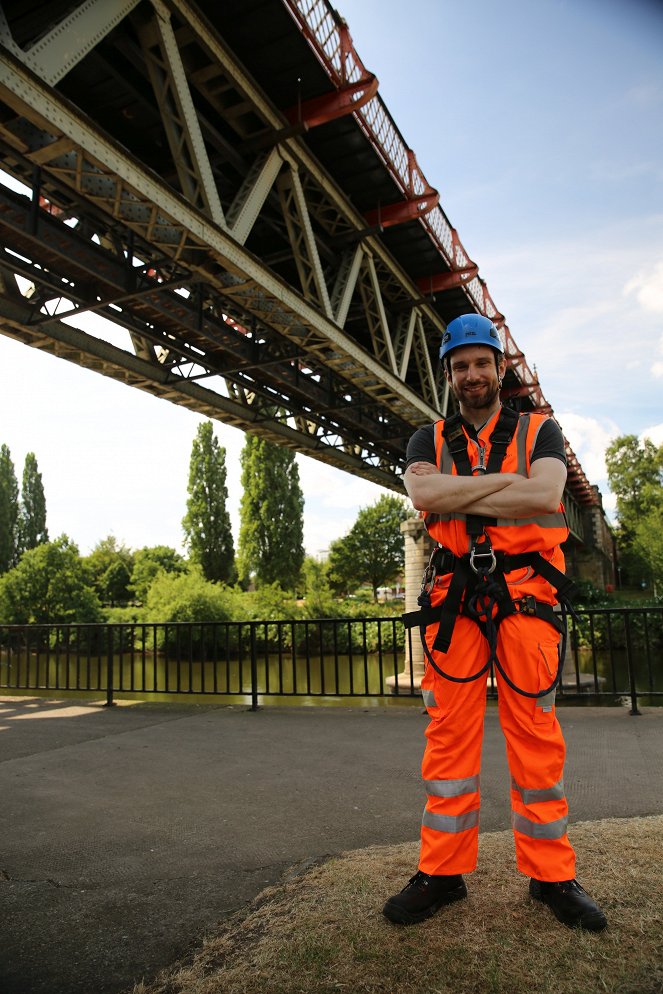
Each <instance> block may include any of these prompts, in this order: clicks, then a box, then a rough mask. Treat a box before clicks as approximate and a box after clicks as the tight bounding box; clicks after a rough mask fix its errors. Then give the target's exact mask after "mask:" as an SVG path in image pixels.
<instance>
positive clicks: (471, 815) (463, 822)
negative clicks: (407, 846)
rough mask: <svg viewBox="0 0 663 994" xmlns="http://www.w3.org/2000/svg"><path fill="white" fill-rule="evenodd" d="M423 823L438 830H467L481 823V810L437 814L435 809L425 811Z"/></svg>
mask: <svg viewBox="0 0 663 994" xmlns="http://www.w3.org/2000/svg"><path fill="white" fill-rule="evenodd" d="M421 824H422V825H425V827H426V828H432V829H434V830H435V831H436V832H452V833H454V834H455V833H457V832H466V831H467V830H468V828H476V827H477V825H478V824H479V810H478V809H477V810H476V811H468V812H467V813H466V814H464V815H436V814H435V812H434V811H424V816H423V818H422V819H421Z"/></svg>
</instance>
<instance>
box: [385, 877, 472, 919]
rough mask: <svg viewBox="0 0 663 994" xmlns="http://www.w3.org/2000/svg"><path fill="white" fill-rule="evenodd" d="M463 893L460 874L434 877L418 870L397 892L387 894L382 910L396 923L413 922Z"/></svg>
mask: <svg viewBox="0 0 663 994" xmlns="http://www.w3.org/2000/svg"><path fill="white" fill-rule="evenodd" d="M463 897H467V887H466V886H465V882H464V880H463V878H462V877H461V875H460V874H456V875H455V876H452V877H442V876H438V877H435V876H430V875H429V874H428V873H422V872H421V870H419V871H418V872H417V873H415V875H414V876H413V877H412V878H411V879H410V881H409V883H407V884H406V885H405V887H404V888H403V890H402V891H401V892H400V894H395V895H394V896H393V897H390V898H389V900H388V901H387V903H386V904H385V906H384V908H383V909H382V914H383V915H384V916H385V918H388V919H389V921H390V922H396V924H397V925H414V924H416V922H422V921H423V920H424V919H425V918H430V916H431V915H434V914H435V912H436V911H439V910H440V908H441V907H443V905H445V904H452V903H453V902H454V901H460V900H461V899H462V898H463Z"/></svg>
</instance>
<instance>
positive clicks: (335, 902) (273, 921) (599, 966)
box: [134, 816, 663, 994]
mask: <svg viewBox="0 0 663 994" xmlns="http://www.w3.org/2000/svg"><path fill="white" fill-rule="evenodd" d="M571 838H572V842H573V844H574V846H575V847H576V849H577V851H578V854H579V862H580V869H579V876H580V880H581V883H582V884H583V885H584V886H585V888H586V889H587V890H588V891H589V893H590V894H592V896H594V897H595V898H596V899H597V900H598V901H599V903H600V904H601V905H602V907H603V908H604V910H605V912H606V914H607V915H608V919H609V922H610V925H609V928H608V929H607V930H606V931H605V932H602V933H599V934H592V933H584V932H580V931H573V930H571V929H567V928H564V926H562V925H560V924H558V922H557V921H556V920H555V919H554V918H553V916H552V914H551V912H550V911H549V910H548V909H547V908H545V907H544V906H542V905H541V904H539V903H538V902H535V901H532V900H531V899H530V898H529V897H528V895H527V881H526V880H525V878H524V877H522V876H521V875H520V874H518V873H517V872H516V870H515V865H514V856H513V841H512V836H511V833H510V832H499V833H493V834H486V835H482V836H481V837H480V863H479V866H480V868H479V869H478V870H477V871H476V872H475V873H473V874H471V875H470V876H468V878H467V882H468V890H469V898H468V900H467V901H462V902H460V903H459V904H455V905H452V906H451V907H449V908H446V909H442V910H441V911H440V912H439V913H438V914H437V915H436V916H435V917H434V918H431V919H429V920H428V921H426V922H424V923H423V924H421V925H415V926H411V927H409V928H402V927H399V926H395V925H391V924H390V923H389V922H387V921H386V920H385V919H384V918H383V917H382V914H381V907H382V904H383V902H384V899H385V898H386V897H388V896H389V894H391V893H394V892H395V891H397V890H399V889H400V888H401V887H402V886H403V885H404V883H405V882H406V881H407V879H408V877H409V876H410V875H411V874H412V873H413V872H414V869H415V868H416V862H417V855H418V846H417V845H416V844H412V843H408V844H406V845H401V846H388V847H387V846H381V847H374V848H370V849H363V850H358V851H355V852H349V853H345V854H343V855H342V856H340V857H339V858H337V859H334V860H331V861H330V862H328V863H325V864H324V865H323V866H319V867H316V868H314V869H312V870H310V871H309V872H308V873H306V874H305V875H304V876H302V877H299V878H296V879H294V880H292V881H291V882H289V883H285V884H283V885H282V886H279V887H274V888H270V889H268V890H266V891H264V892H263V893H262V894H261V895H260V896H259V898H257V899H256V901H255V902H254V905H253V906H252V908H250V909H249V912H248V914H246V915H244V916H243V917H241V918H240V917H239V916H236V917H235V918H234V919H231V920H229V921H227V922H226V923H224V925H223V926H222V927H221V931H220V932H219V934H218V935H215V936H212V937H210V938H209V939H208V940H207V941H206V942H205V943H204V945H203V948H202V950H201V951H200V952H199V954H198V955H197V956H196V958H195V960H194V962H193V963H192V964H190V965H187V966H180V967H179V968H176V969H174V970H172V971H170V972H168V973H166V974H163V975H162V976H161V977H160V978H159V979H158V980H157V981H156V982H155V983H153V984H152V985H143V984H140V985H138V986H137V987H136V988H135V990H134V994H339V992H348V994H525V992H527V994H594V992H609V994H661V992H663V907H662V903H663V897H662V895H663V859H662V852H663V816H657V817H652V818H630V819H611V820H606V821H599V822H584V823H581V824H577V825H574V826H573V829H572V833H571Z"/></svg>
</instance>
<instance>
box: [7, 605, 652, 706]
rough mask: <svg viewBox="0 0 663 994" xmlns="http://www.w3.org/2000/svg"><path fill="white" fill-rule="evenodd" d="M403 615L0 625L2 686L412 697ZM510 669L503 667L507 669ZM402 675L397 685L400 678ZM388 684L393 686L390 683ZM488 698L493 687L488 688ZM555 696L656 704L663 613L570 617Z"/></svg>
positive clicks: (262, 699) (263, 698)
mask: <svg viewBox="0 0 663 994" xmlns="http://www.w3.org/2000/svg"><path fill="white" fill-rule="evenodd" d="M406 639H412V642H411V649H413V650H414V658H417V655H418V645H417V639H418V633H417V632H416V630H415V632H414V634H413V633H412V632H411V631H410V632H407V633H406V632H405V630H404V628H403V625H402V623H401V620H400V618H398V617H390V618H360V619H357V618H352V619H349V618H345V619H321V620H315V621H305V620H295V621H232V622H206V623H190V624H138V623H136V624H106V625H58V624H55V625H27V626H26V625H4V626H0V689H1V690H4V691H6V692H11V691H17V692H21V693H25V692H30V691H33V692H35V693H49V692H51V693H52V692H57V693H72V692H76V693H77V694H83V695H85V696H91V697H95V696H96V697H98V696H102V697H104V698H105V701H106V703H107V704H109V705H110V704H112V703H113V700H114V698H115V697H116V696H117V695H122V696H123V697H129V698H138V699H145V698H148V699H149V698H156V697H159V696H160V695H179V696H180V697H181V698H185V699H192V698H197V697H199V696H201V697H204V698H209V697H216V698H222V699H227V700H229V699H232V700H239V701H242V702H245V703H249V702H250V704H251V707H252V708H254V709H255V708H257V707H258V706H259V703H262V704H269V703H278V702H279V700H283V699H286V698H290V699H297V700H298V701H299V702H300V703H306V704H309V703H316V702H318V703H325V702H330V701H331V700H339V701H342V700H344V699H355V700H357V699H361V700H362V701H364V702H369V703H371V702H374V703H385V702H386V701H393V700H394V699H398V698H401V699H403V701H404V702H405V701H407V700H408V699H410V700H417V699H418V700H420V696H419V695H420V691H419V688H418V686H417V685H416V681H415V680H413V679H412V677H411V676H405V677H404V676H403V675H402V674H403V673H406V674H407V673H409V669H408V667H407V666H406V654H405V642H406ZM505 665H506V667H507V669H508V660H507V661H505ZM399 674H401V675H400V677H399V678H398V679H396V678H397V677H398V675H399ZM389 678H392V679H391V680H390V679H389ZM487 693H488V696H489V697H494V696H495V695H496V687H495V682H494V680H492V679H490V680H489V681H488V682H487ZM558 694H559V699H568V700H569V701H584V702H587V703H617V702H621V701H624V700H625V701H626V702H627V703H629V702H630V706H631V713H633V714H637V713H638V703H647V704H655V703H663V607H646V608H645V607H642V608H610V609H607V608H594V609H591V610H581V611H579V612H578V613H577V617H576V618H571V619H570V626H569V639H568V646H567V652H566V657H565V663H564V672H563V679H562V684H561V687H560V689H559V691H558Z"/></svg>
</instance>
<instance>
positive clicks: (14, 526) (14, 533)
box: [0, 445, 19, 573]
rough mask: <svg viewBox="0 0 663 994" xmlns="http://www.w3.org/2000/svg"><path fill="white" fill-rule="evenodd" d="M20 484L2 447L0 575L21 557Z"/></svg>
mask: <svg viewBox="0 0 663 994" xmlns="http://www.w3.org/2000/svg"><path fill="white" fill-rule="evenodd" d="M18 523H19V503H18V482H17V480H16V473H15V471H14V463H13V462H12V458H11V453H10V451H9V449H8V447H7V446H6V445H2V446H0V573H6V572H7V570H8V569H11V568H12V566H15V565H16V563H17V561H18V555H19V545H18V542H19V534H18Z"/></svg>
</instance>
